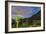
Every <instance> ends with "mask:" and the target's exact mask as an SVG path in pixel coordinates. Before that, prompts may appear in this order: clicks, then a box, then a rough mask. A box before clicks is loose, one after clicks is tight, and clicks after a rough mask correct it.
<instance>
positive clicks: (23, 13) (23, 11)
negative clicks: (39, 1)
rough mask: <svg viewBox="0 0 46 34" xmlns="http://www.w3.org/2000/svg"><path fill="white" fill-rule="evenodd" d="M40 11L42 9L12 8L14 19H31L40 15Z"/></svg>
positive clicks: (28, 7) (29, 7)
mask: <svg viewBox="0 0 46 34" xmlns="http://www.w3.org/2000/svg"><path fill="white" fill-rule="evenodd" d="M40 10H41V8H40V7H31V6H12V17H13V18H14V17H16V15H18V16H20V17H22V18H29V17H32V16H33V15H34V14H36V13H38V12H39V11H40Z"/></svg>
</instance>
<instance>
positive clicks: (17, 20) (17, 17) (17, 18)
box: [15, 16, 21, 28]
mask: <svg viewBox="0 0 46 34" xmlns="http://www.w3.org/2000/svg"><path fill="white" fill-rule="evenodd" d="M20 19H21V18H20V17H19V16H16V17H15V20H16V27H17V28H18V25H19V22H20Z"/></svg>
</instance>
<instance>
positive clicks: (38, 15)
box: [31, 11, 41, 20]
mask: <svg viewBox="0 0 46 34" xmlns="http://www.w3.org/2000/svg"><path fill="white" fill-rule="evenodd" d="M31 19H33V20H40V19H41V11H39V12H38V13H37V14H35V15H33V16H32V17H31Z"/></svg>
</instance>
